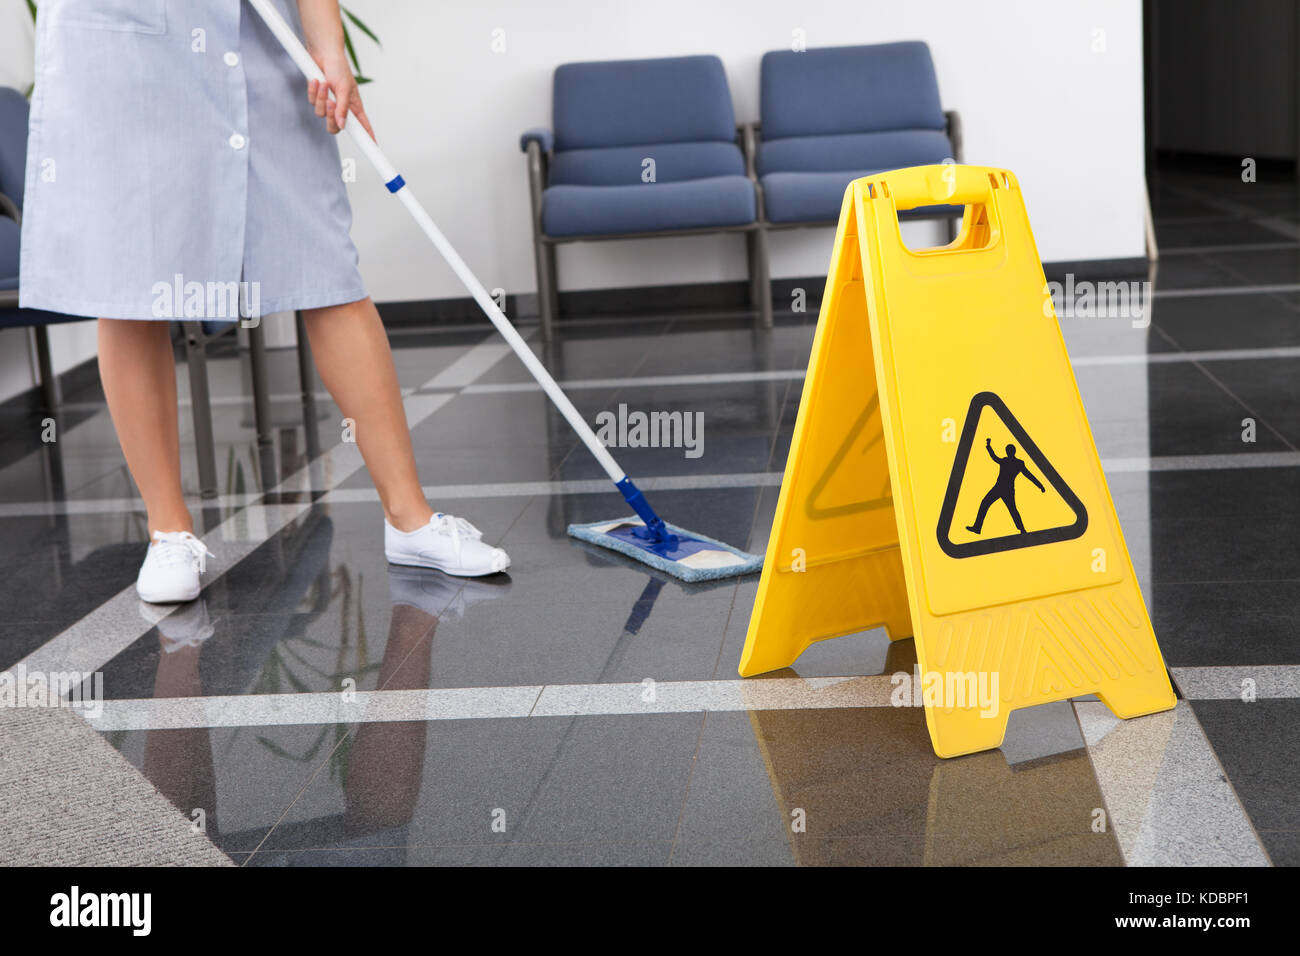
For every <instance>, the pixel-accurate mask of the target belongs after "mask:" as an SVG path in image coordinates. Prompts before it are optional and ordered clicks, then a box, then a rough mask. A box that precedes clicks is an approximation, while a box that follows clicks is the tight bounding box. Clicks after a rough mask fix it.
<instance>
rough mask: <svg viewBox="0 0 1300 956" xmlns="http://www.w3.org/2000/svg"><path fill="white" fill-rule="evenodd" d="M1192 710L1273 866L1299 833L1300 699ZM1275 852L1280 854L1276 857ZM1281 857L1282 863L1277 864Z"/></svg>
mask: <svg viewBox="0 0 1300 956" xmlns="http://www.w3.org/2000/svg"><path fill="white" fill-rule="evenodd" d="M1192 710H1193V711H1194V712H1195V714H1196V719H1197V720H1199V721H1200V723H1201V726H1202V727H1203V728H1204V729H1205V735H1206V737H1208V738H1209V741H1210V745H1211V746H1212V747H1214V750H1215V753H1217V754H1218V757H1219V762H1220V763H1221V764H1222V765H1223V769H1224V771H1225V772H1226V773H1227V775H1228V781H1229V782H1230V783H1231V784H1232V786H1233V788H1234V789H1235V790H1236V791H1237V796H1238V797H1239V798H1240V799H1241V803H1242V806H1243V807H1245V809H1246V813H1247V814H1249V815H1250V820H1251V822H1252V823H1253V824H1254V825H1255V829H1256V830H1257V831H1258V832H1259V836H1260V839H1261V840H1262V841H1263V843H1264V849H1265V850H1267V851H1268V852H1269V854H1270V855H1273V856H1274V860H1273V862H1274V863H1279V864H1281V865H1294V863H1295V862H1296V857H1295V852H1296V849H1297V841H1296V834H1297V833H1298V832H1300V802H1297V800H1296V793H1297V791H1298V790H1300V700H1258V701H1255V702H1253V703H1243V702H1241V701H1236V700H1195V701H1192ZM1275 849H1276V855H1274V854H1275ZM1278 857H1281V859H1278Z"/></svg>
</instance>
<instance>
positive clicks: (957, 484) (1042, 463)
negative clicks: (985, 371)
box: [938, 392, 1088, 558]
mask: <svg viewBox="0 0 1300 956" xmlns="http://www.w3.org/2000/svg"><path fill="white" fill-rule="evenodd" d="M985 408H989V409H991V410H992V411H993V413H994V414H995V415H997V416H998V418H1000V419H1001V420H1002V424H1004V425H1005V426H1006V427H1007V430H1008V431H1009V432H1011V434H1012V435H1014V436H1015V439H1016V441H1018V442H1019V443H1020V447H1021V448H1022V449H1023V450H1024V453H1025V455H1026V457H1027V458H1028V460H1029V461H1030V462H1032V463H1033V464H1034V465H1035V466H1037V468H1038V470H1039V471H1040V472H1042V475H1043V478H1044V479H1046V481H1047V483H1048V484H1050V485H1051V486H1052V488H1053V489H1055V490H1056V493H1057V494H1058V495H1060V496H1061V499H1062V500H1063V501H1064V502H1065V503H1066V505H1068V506H1069V508H1070V510H1071V511H1073V512H1074V523H1073V524H1069V525H1062V526H1060V527H1056V528H1044V529H1042V530H1035V531H1025V532H1022V533H1019V534H1008V535H1002V536H1000V537H997V538H982V539H980V540H978V541H965V542H962V543H960V544H956V543H954V542H953V541H952V539H951V537H949V532H950V530H951V529H952V519H953V512H954V511H955V510H956V508H957V497H958V495H959V494H960V493H961V483H962V478H963V477H964V476H965V474H966V464H967V461H968V459H969V458H970V452H971V446H972V445H973V444H974V442H975V431H976V429H977V428H978V427H979V420H980V412H981V411H983V410H984V409H985ZM1087 529H1088V510H1087V509H1086V508H1084V506H1083V502H1082V501H1080V500H1079V496H1078V495H1076V494H1075V493H1074V492H1073V491H1071V490H1070V486H1069V485H1067V484H1066V483H1065V479H1063V478H1062V477H1061V476H1060V474H1058V473H1057V471H1056V469H1055V468H1053V467H1052V463H1051V462H1050V461H1048V460H1047V456H1046V455H1044V454H1043V453H1042V451H1041V450H1040V449H1039V447H1038V446H1037V445H1036V444H1034V440H1033V439H1032V438H1030V437H1029V434H1028V433H1027V432H1026V431H1025V429H1024V426H1022V425H1021V424H1020V422H1018V421H1016V417H1015V416H1014V415H1012V414H1011V411H1010V410H1009V409H1008V408H1007V406H1006V403H1005V402H1004V401H1002V399H1000V398H999V397H998V396H997V395H995V394H993V393H992V392H980V393H978V394H977V395H976V396H975V397H974V398H972V399H971V400H970V409H969V411H967V412H966V424H964V425H963V426H962V430H961V438H960V439H959V440H958V442H957V457H956V458H955V459H954V460H953V463H952V472H951V474H949V476H948V490H947V491H946V492H945V493H944V496H943V507H942V508H941V509H940V511H939V528H938V536H939V547H940V548H942V549H943V553H944V554H946V555H948V557H950V558H973V557H975V556H976V555H980V554H993V553H995V552H998V551H1014V550H1016V549H1017V548H1033V547H1036V546H1038V545H1040V544H1051V543H1052V542H1055V541H1069V540H1071V539H1073V538H1077V537H1080V536H1081V535H1082V534H1083V533H1084V531H1086V530H1087Z"/></svg>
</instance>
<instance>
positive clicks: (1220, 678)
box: [1169, 664, 1300, 700]
mask: <svg viewBox="0 0 1300 956" xmlns="http://www.w3.org/2000/svg"><path fill="white" fill-rule="evenodd" d="M1169 672H1170V673H1171V674H1172V675H1173V678H1174V682H1175V683H1176V684H1177V685H1178V689H1179V691H1181V692H1182V695H1183V697H1184V698H1186V699H1188V700H1243V699H1244V698H1245V697H1246V696H1247V694H1248V692H1249V693H1250V694H1253V695H1254V697H1255V698H1256V699H1261V700H1268V699H1273V700H1276V699H1280V698H1295V697H1300V666H1297V665H1294V664H1279V665H1268V666H1252V665H1249V664H1245V665H1238V664H1227V665H1220V666H1215V667H1171V668H1170V669H1169ZM1248 681H1249V683H1247V682H1248Z"/></svg>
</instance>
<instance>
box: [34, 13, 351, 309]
mask: <svg viewBox="0 0 1300 956" xmlns="http://www.w3.org/2000/svg"><path fill="white" fill-rule="evenodd" d="M274 2H275V5H276V7H277V8H278V9H279V10H280V12H281V14H282V15H284V17H285V18H286V19H287V20H288V21H289V22H290V23H291V24H292V25H293V26H294V28H295V29H296V30H297V31H298V32H299V34H301V25H300V23H299V20H298V5H297V3H296V2H295V0H274ZM198 37H202V38H203V41H204V42H203V43H198V42H197V41H196V38H198ZM196 47H201V48H202V49H196ZM208 51H210V52H208ZM232 59H233V61H234V63H233V64H232V63H231V60H232ZM227 64H230V65H239V66H242V69H238V70H236V69H231V68H230V66H228V65H227ZM351 224H352V211H351V207H350V206H349V204H348V197H347V192H346V188H345V186H344V184H343V180H342V176H341V167H340V162H339V152H338V146H337V143H336V141H335V139H334V137H332V136H331V135H330V133H329V131H328V129H327V128H326V125H325V121H324V120H322V119H321V118H319V117H317V116H316V114H315V111H314V109H313V108H312V104H311V103H310V102H308V100H307V91H306V80H304V79H303V77H302V75H301V74H300V73H299V72H298V69H297V67H295V66H294V64H293V61H292V60H290V59H289V56H288V54H286V53H285V52H284V51H283V50H282V49H281V47H280V45H279V44H278V43H277V42H276V41H275V38H274V37H273V36H272V35H271V33H270V31H269V30H267V28H266V26H265V25H264V24H263V23H262V21H261V19H260V18H259V17H258V16H257V14H256V13H254V12H253V10H252V9H251V8H250V7H248V6H247V5H246V4H245V3H243V2H242V0H41V3H40V5H39V8H38V16H37V25H36V86H35V90H34V92H33V95H32V110H31V125H30V130H29V138H28V152H27V179H26V190H25V194H24V203H23V232H22V246H21V250H22V258H21V272H20V277H19V289H20V297H21V304H22V306H23V307H25V308H34V309H47V310H49V311H52V312H63V313H67V314H70V315H84V316H91V317H103V318H124V319H150V318H159V319H166V318H182V317H186V318H188V317H194V316H191V315H188V314H187V315H180V314H172V315H166V314H164V315H159V314H156V311H157V305H158V302H159V301H160V295H159V289H160V288H161V287H162V286H164V285H165V286H169V287H176V277H177V276H180V277H182V281H183V282H184V283H186V284H188V283H191V282H198V283H202V284H205V285H206V284H212V285H216V286H227V287H228V285H229V284H230V283H236V282H239V281H241V280H242V281H246V282H257V283H258V284H259V295H258V298H259V300H260V305H261V309H260V311H261V313H262V314H264V315H265V314H268V313H271V312H279V311H288V310H293V309H307V308H318V307H322V306H327V305H338V304H340V303H344V302H354V301H356V300H358V299H362V298H365V295H366V291H365V286H364V284H363V283H362V281H361V275H360V273H359V272H358V271H357V252H356V248H355V247H354V246H353V244H352V240H351V238H350V237H349V235H348V233H349V230H350V228H351ZM207 287H208V288H211V286H207ZM169 298H171V299H175V298H179V297H169ZM218 298H219V300H222V301H224V296H220V297H218ZM176 304H177V307H178V308H179V307H180V305H181V303H179V302H178V303H176ZM202 317H204V318H226V317H227V316H219V315H214V316H208V315H204V316H202Z"/></svg>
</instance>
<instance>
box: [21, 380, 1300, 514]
mask: <svg viewBox="0 0 1300 956" xmlns="http://www.w3.org/2000/svg"><path fill="white" fill-rule="evenodd" d="M453 397H454V396H452V395H447V394H442V395H432V396H430V395H426V396H414V398H417V399H420V398H422V399H433V400H434V404H436V405H437V406H438V407H441V405H443V404H445V403H446V402H448V401H450V400H451V398H453ZM408 401H410V400H408ZM347 447H348V448H349V449H351V448H352V446H347ZM343 453H344V452H343V450H341V449H333V450H332V451H330V452H327V453H326V454H325V455H323V456H322V458H321V459H318V460H317V461H316V462H313V463H312V465H310V466H308V468H307V469H305V470H304V471H303V472H299V473H298V474H296V475H293V476H290V477H289V478H287V479H285V481H284V482H282V483H281V484H280V485H279V486H277V488H276V489H273V490H275V491H281V492H292V491H307V490H311V488H313V487H314V488H315V489H317V490H320V489H322V488H325V487H328V486H329V484H337V483H338V482H340V481H342V480H344V479H345V478H346V477H347V475H344V476H343V477H342V478H340V477H338V475H339V473H340V470H341V468H342V467H344V466H342V465H341V464H339V463H337V462H338V457H339V456H341V455H342V454H343ZM358 461H359V456H358ZM326 462H329V463H330V464H325V463H326ZM1101 464H1102V468H1103V469H1104V470H1105V471H1106V472H1108V473H1110V474H1121V473H1128V472H1153V471H1221V470H1223V469H1232V468H1296V467H1300V452H1294V451H1257V452H1240V453H1237V454H1217V455H1164V456H1159V457H1155V458H1146V457H1132V458H1104V459H1102V463H1101ZM354 465H355V466H356V467H353V466H354ZM345 467H347V468H349V469H350V470H349V471H348V474H351V473H352V472H353V471H355V470H356V468H357V467H360V465H359V463H358V462H349V463H348V464H347V465H346V466H345ZM331 468H333V469H335V470H334V472H333V475H334V477H333V480H332V481H330V482H326V481H325V479H324V478H323V473H326V472H329V471H330V470H331ZM307 475H315V476H316V483H315V484H314V485H310V484H309V483H308V481H307V479H306V476H307ZM783 477H784V474H783V473H782V472H779V471H756V472H736V473H731V474H721V475H710V474H704V475H660V476H656V477H650V478H638V479H637V486H638V487H640V488H641V489H643V490H647V491H684V490H692V489H701V488H776V487H780V485H781V480H782V478H783ZM423 490H424V493H425V495H426V496H428V497H430V498H433V499H438V500H454V499H475V498H512V497H531V496H533V495H588V494H605V493H607V492H609V491H610V483H609V482H608V481H607V480H606V479H604V478H572V479H567V480H563V481H515V482H496V483H489V484H475V485H425V486H424V489H423ZM261 497H262V495H261V494H251V495H228V496H222V497H221V498H217V499H213V500H211V501H203V502H199V503H197V504H196V507H212V506H214V505H216V506H218V507H222V508H225V507H243V506H245V505H247V504H251V503H254V502H256V501H258V500H260V498H261ZM321 500H322V501H323V502H325V503H332V504H355V503H365V502H373V501H378V500H379V496H378V495H377V494H376V493H375V491H374V489H373V488H335V489H334V490H333V491H329V492H326V494H325V495H324V496H323V497H322V499H321ZM140 508H141V505H140V502H139V501H137V500H136V499H134V498H88V499H85V500H81V501H77V500H73V501H66V502H58V501H55V502H43V501H32V502H17V503H10V504H2V505H0V518H8V517H26V516H30V515H55V514H69V515H78V514H104V513H112V512H118V511H136V510H139V509H140Z"/></svg>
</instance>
